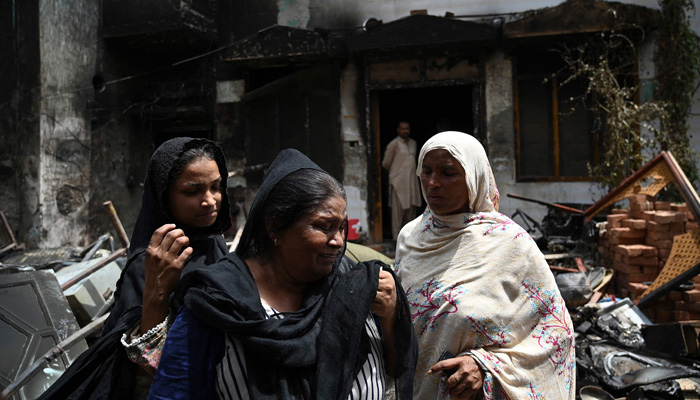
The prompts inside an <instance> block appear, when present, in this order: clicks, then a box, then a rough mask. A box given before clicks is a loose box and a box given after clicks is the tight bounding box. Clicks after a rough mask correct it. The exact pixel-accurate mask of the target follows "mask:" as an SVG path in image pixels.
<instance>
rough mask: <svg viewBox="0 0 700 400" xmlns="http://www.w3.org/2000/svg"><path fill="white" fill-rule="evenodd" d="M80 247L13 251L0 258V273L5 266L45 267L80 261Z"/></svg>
mask: <svg viewBox="0 0 700 400" xmlns="http://www.w3.org/2000/svg"><path fill="white" fill-rule="evenodd" d="M81 250H82V248H80V247H70V246H65V247H59V248H55V249H35V250H21V251H13V252H11V253H8V254H5V255H4V256H3V257H1V258H0V273H2V272H3V271H2V269H3V267H5V266H29V267H34V268H37V269H39V268H46V267H53V266H58V267H60V266H64V265H68V264H72V263H74V262H77V261H80V256H79V254H80V251H81Z"/></svg>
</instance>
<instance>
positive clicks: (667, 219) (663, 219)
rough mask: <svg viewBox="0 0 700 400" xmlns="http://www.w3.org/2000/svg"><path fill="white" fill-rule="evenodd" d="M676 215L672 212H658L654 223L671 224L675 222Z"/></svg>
mask: <svg viewBox="0 0 700 400" xmlns="http://www.w3.org/2000/svg"><path fill="white" fill-rule="evenodd" d="M675 216H676V213H674V212H671V211H657V212H656V213H655V214H654V218H653V221H654V222H657V223H659V224H669V223H671V222H673V221H674V218H675Z"/></svg>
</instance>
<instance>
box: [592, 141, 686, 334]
mask: <svg viewBox="0 0 700 400" xmlns="http://www.w3.org/2000/svg"><path fill="white" fill-rule="evenodd" d="M671 183H674V184H675V186H676V187H677V189H678V192H679V193H680V195H681V197H682V198H683V200H684V201H685V205H673V204H670V203H667V202H658V201H654V200H655V199H654V196H656V195H657V194H658V193H659V192H660V191H661V190H662V189H663V188H665V187H666V186H668V185H669V184H671ZM623 199H630V210H629V211H628V212H626V213H627V214H628V215H631V216H632V217H633V218H629V216H625V215H618V214H611V215H608V222H607V225H608V226H607V229H606V230H607V231H608V232H609V235H608V237H604V235H603V236H601V246H600V247H599V248H600V251H601V252H602V253H603V254H604V255H605V252H606V249H605V247H606V246H605V245H604V244H607V245H609V249H610V253H612V255H610V254H608V258H612V257H614V258H615V261H613V267H614V268H616V269H618V282H617V283H618V289H619V287H620V286H625V284H627V285H631V284H640V283H642V282H644V281H653V283H652V284H651V285H650V286H649V287H648V288H647V289H646V290H645V291H644V292H643V293H642V294H641V295H640V296H638V297H637V298H636V299H635V302H637V304H638V305H639V306H640V307H649V305H650V304H651V303H653V302H655V301H658V300H659V299H660V298H661V297H662V296H664V295H666V294H669V293H670V292H671V291H672V290H673V289H674V288H677V287H678V286H679V285H681V284H683V283H685V282H686V281H688V280H691V279H693V277H695V276H696V275H698V273H700V232H698V225H697V223H698V222H700V197H699V196H698V194H697V192H696V191H695V189H694V188H693V186H692V185H691V183H690V182H689V181H688V178H687V177H686V176H685V173H684V172H683V170H682V169H681V168H680V166H679V165H678V163H677V162H676V160H675V158H674V157H673V155H672V154H671V153H669V152H661V153H660V154H659V155H657V156H656V157H654V158H653V159H652V160H651V161H650V162H649V163H647V164H646V165H645V166H643V167H642V168H640V169H639V170H638V171H636V172H635V173H634V174H632V175H631V176H629V177H628V178H627V179H625V180H624V181H623V182H622V183H621V184H620V185H618V186H617V187H616V188H615V189H613V190H612V191H610V193H608V194H607V195H606V196H604V197H603V198H602V199H600V200H599V201H598V202H596V203H595V204H593V205H592V206H591V207H589V208H588V209H587V210H586V211H585V212H584V219H585V220H586V221H590V220H591V219H592V218H593V217H594V216H595V215H597V214H599V213H600V212H602V211H603V210H605V209H607V208H608V207H610V206H612V205H613V204H615V203H616V202H618V201H620V200H623ZM674 207H675V208H674ZM652 208H653V210H652ZM614 212H615V211H614ZM625 221H627V222H625ZM623 223H624V225H623ZM654 258H656V263H654ZM615 263H617V267H615ZM652 264H653V265H652ZM659 268H661V269H660V270H659ZM620 280H622V281H624V280H626V282H622V285H620V283H621V281H620ZM618 294H622V295H626V294H627V293H621V291H620V290H618ZM681 300H682V299H681ZM675 301H678V300H675ZM667 311H669V310H668V309H667V307H655V309H654V312H655V313H660V314H662V315H664V318H663V319H664V321H663V322H669V321H670V320H676V321H678V320H683V319H691V318H692V317H693V316H692V315H691V314H690V312H691V311H688V310H675V308H674V309H671V310H670V311H680V312H678V313H671V314H669V312H670V311H669V312H667ZM683 311H685V312H683ZM692 312H693V313H695V311H692ZM697 312H698V314H697V315H698V316H700V309H699V310H698V311H697ZM676 314H677V315H676ZM686 314H687V315H686Z"/></svg>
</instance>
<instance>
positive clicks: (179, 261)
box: [141, 224, 193, 333]
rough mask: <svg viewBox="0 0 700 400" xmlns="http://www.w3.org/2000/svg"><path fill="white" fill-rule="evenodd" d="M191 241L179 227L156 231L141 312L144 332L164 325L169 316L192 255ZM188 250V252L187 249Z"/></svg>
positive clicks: (148, 253)
mask: <svg viewBox="0 0 700 400" xmlns="http://www.w3.org/2000/svg"><path fill="white" fill-rule="evenodd" d="M189 244H190V239H189V238H188V237H187V236H185V232H184V231H183V230H182V229H175V224H165V225H163V226H161V227H160V228H158V229H156V231H155V232H153V236H151V241H150V243H149V244H148V248H146V261H145V264H144V269H145V286H144V289H143V309H142V311H141V333H145V332H146V331H148V330H149V329H151V328H153V327H154V326H156V325H158V324H159V323H161V322H162V321H163V320H165V317H167V316H168V301H169V299H170V294H171V293H172V292H173V291H174V290H175V287H176V286H177V283H178V282H179V281H180V275H181V274H182V269H183V268H184V267H185V264H186V263H187V260H188V259H189V258H190V256H191V255H192V251H193V250H192V248H191V247H187V246H188V245H189ZM183 249H184V250H183Z"/></svg>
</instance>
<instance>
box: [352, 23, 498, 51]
mask: <svg viewBox="0 0 700 400" xmlns="http://www.w3.org/2000/svg"><path fill="white" fill-rule="evenodd" d="M497 37H498V31H497V29H496V28H495V27H494V26H492V25H491V24H486V23H480V22H473V21H461V20H457V19H452V18H445V17H437V16H433V15H424V14H416V15H411V16H409V17H405V18H401V19H398V20H396V21H392V22H389V23H386V24H382V25H379V26H377V27H376V28H373V29H371V30H368V31H367V32H363V33H360V34H358V35H355V36H352V37H349V38H348V39H347V42H348V47H349V49H350V51H353V52H355V51H356V52H363V51H372V50H390V49H402V48H403V49H410V48H415V47H419V46H421V47H423V46H440V47H441V48H445V47H446V46H447V47H449V46H450V45H452V46H455V47H459V48H460V49H461V50H465V49H468V48H472V49H473V48H482V47H490V46H494V45H495V44H496V39H497Z"/></svg>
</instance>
